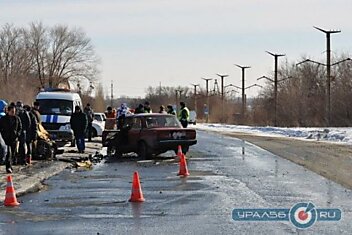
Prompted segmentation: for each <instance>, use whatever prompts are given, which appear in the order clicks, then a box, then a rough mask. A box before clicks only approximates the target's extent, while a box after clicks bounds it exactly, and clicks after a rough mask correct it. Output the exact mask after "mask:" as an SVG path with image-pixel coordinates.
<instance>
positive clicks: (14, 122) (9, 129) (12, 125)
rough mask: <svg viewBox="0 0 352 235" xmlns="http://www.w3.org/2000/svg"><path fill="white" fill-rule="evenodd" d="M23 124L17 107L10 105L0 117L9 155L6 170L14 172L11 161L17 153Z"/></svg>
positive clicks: (1, 130) (6, 160)
mask: <svg viewBox="0 0 352 235" xmlns="http://www.w3.org/2000/svg"><path fill="white" fill-rule="evenodd" d="M21 130H22V124H21V120H20V118H19V117H17V116H16V107H15V106H13V105H10V106H9V107H8V108H7V113H6V115H5V116H4V117H2V118H1V119H0V133H1V135H2V137H3V139H4V141H5V144H6V145H7V155H6V158H5V165H6V172H7V173H12V166H11V161H12V157H13V156H14V155H15V153H16V147H17V140H18V138H19V137H20V135H21Z"/></svg>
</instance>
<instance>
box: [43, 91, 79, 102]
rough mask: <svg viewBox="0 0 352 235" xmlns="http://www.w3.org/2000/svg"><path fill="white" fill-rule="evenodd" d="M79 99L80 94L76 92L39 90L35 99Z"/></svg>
mask: <svg viewBox="0 0 352 235" xmlns="http://www.w3.org/2000/svg"><path fill="white" fill-rule="evenodd" d="M45 99H53V100H72V101H73V100H81V98H80V96H79V95H78V94H77V93H72V92H47V91H43V92H39V93H38V95H37V100H45Z"/></svg>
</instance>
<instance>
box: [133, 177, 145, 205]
mask: <svg viewBox="0 0 352 235" xmlns="http://www.w3.org/2000/svg"><path fill="white" fill-rule="evenodd" d="M129 201H130V202H144V201H145V199H144V197H143V193H142V187H141V183H140V182H139V175H138V172H137V171H135V172H134V173H133V182H132V193H131V198H130V200H129Z"/></svg>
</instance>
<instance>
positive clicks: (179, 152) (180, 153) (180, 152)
mask: <svg viewBox="0 0 352 235" xmlns="http://www.w3.org/2000/svg"><path fill="white" fill-rule="evenodd" d="M182 154H183V152H182V146H181V145H179V146H178V147H177V157H178V159H180V160H181V158H182Z"/></svg>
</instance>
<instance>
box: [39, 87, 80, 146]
mask: <svg viewBox="0 0 352 235" xmlns="http://www.w3.org/2000/svg"><path fill="white" fill-rule="evenodd" d="M36 100H37V101H38V102H39V106H40V114H41V118H42V125H43V126H44V128H45V129H46V130H47V131H48V132H49V133H50V134H51V136H52V138H53V139H54V140H61V141H70V142H71V145H72V146H74V135H73V131H72V129H71V125H70V118H71V115H72V113H73V112H74V107H75V106H76V105H78V106H80V107H81V108H82V100H81V97H80V96H79V94H78V93H72V92H70V91H67V90H62V89H55V90H53V91H43V92H39V93H38V95H37V98H36ZM82 110H83V109H82Z"/></svg>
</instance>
